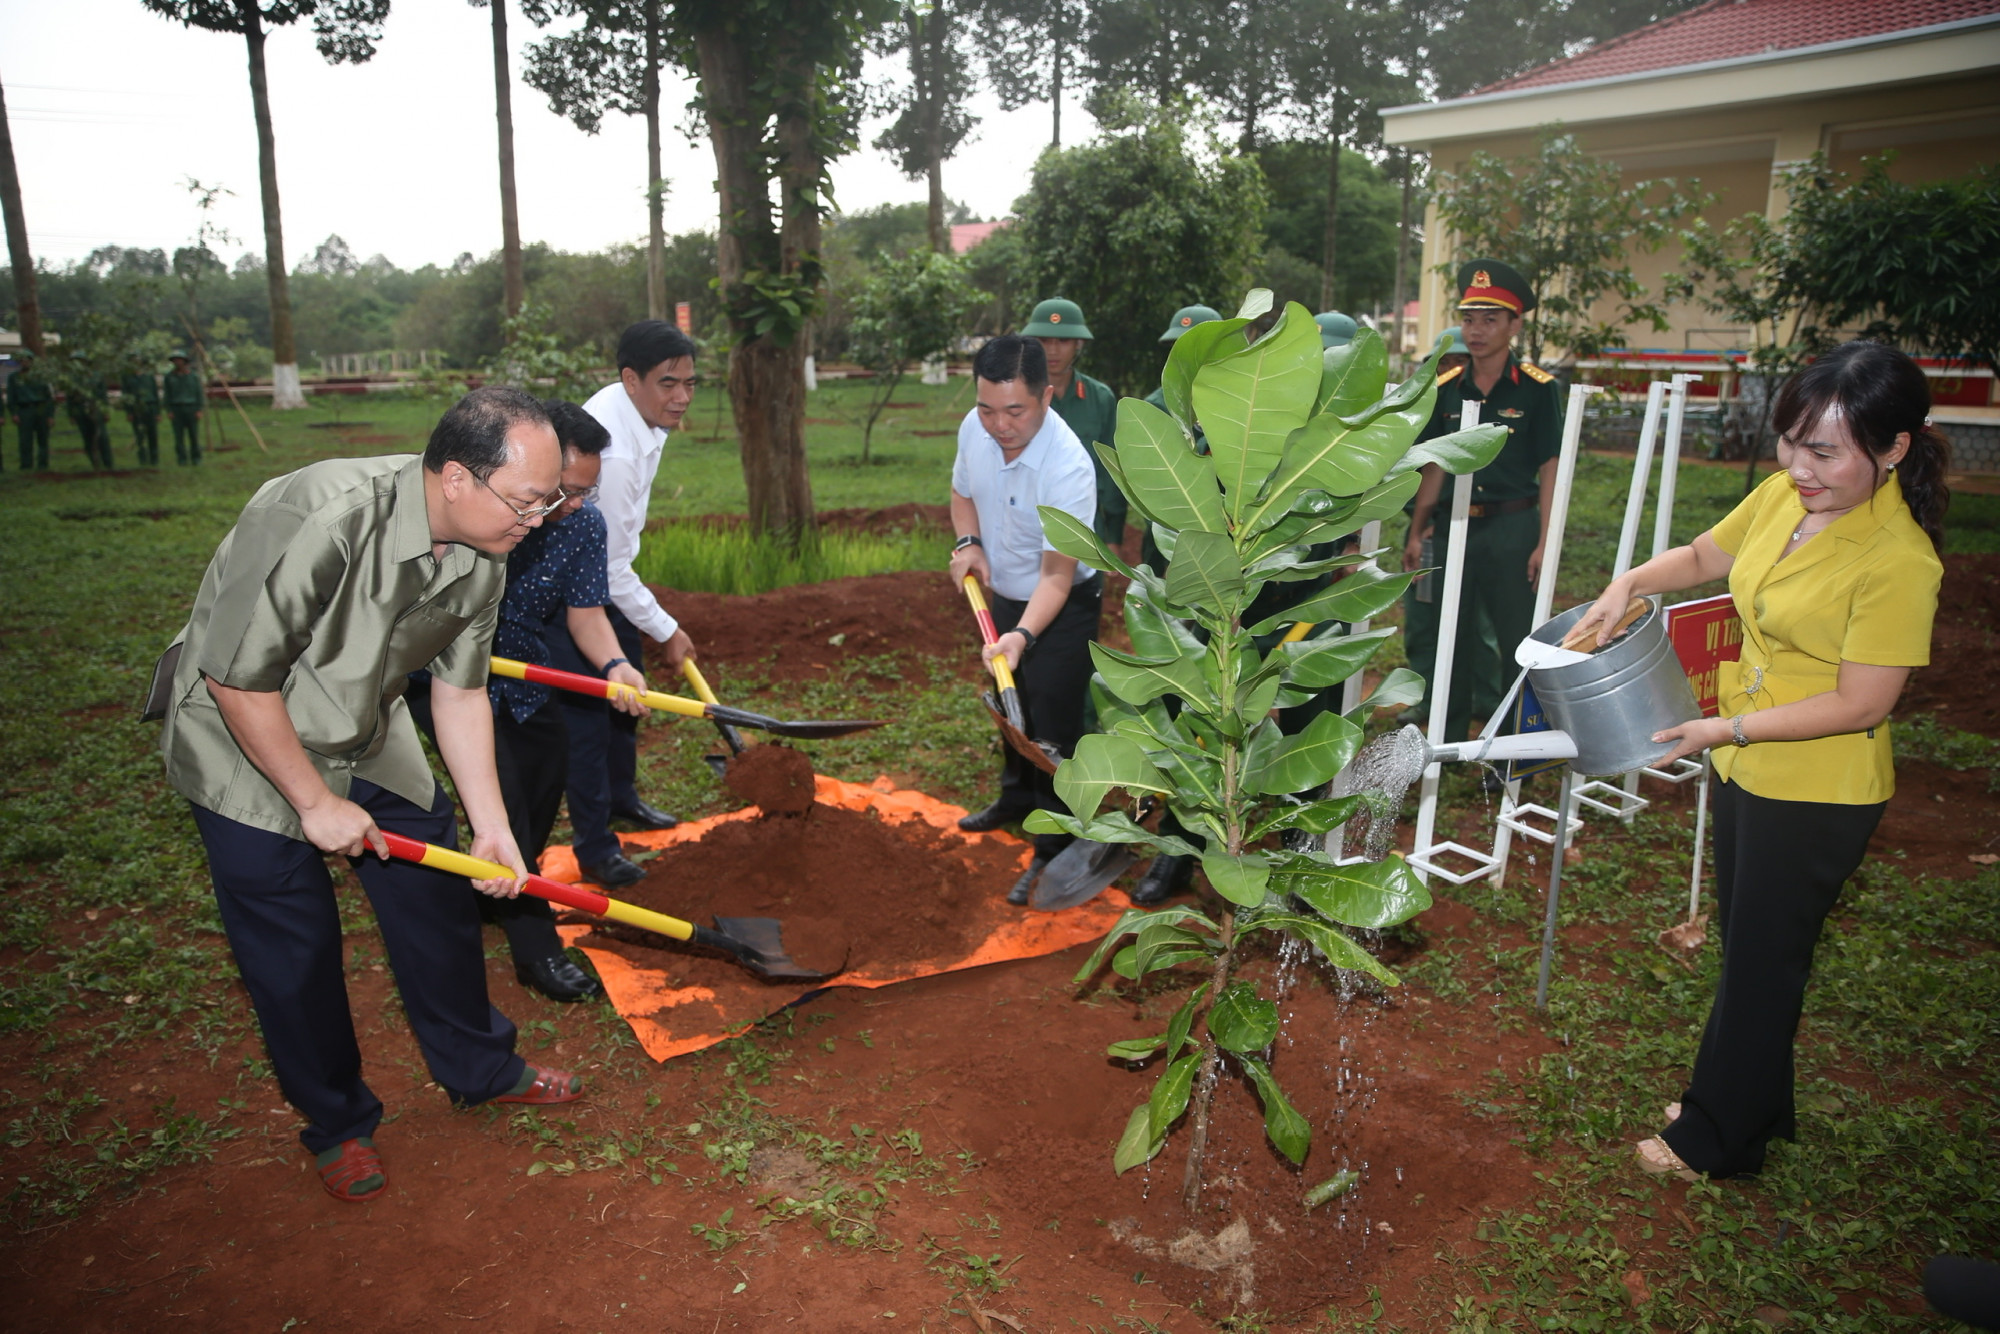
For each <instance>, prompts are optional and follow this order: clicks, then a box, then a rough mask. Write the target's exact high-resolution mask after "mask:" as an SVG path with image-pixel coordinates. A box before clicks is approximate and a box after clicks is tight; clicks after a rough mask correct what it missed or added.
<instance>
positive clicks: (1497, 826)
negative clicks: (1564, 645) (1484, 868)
mask: <svg viewBox="0 0 2000 1334" xmlns="http://www.w3.org/2000/svg"><path fill="white" fill-rule="evenodd" d="M1596 392H1597V387H1596V386H1595V385H1588V384H1573V385H1571V386H1570V387H1569V405H1568V408H1567V409H1566V410H1565V412H1564V414H1563V434H1562V452H1561V453H1560V454H1558V455H1557V457H1556V484H1555V489H1554V491H1553V492H1552V493H1551V495H1550V496H1549V542H1548V545H1547V546H1546V547H1544V548H1543V549H1542V573H1541V578H1540V581H1539V582H1538V583H1537V584H1536V586H1535V614H1534V616H1533V618H1532V619H1531V620H1530V622H1529V624H1530V625H1531V626H1535V625H1540V624H1541V623H1542V622H1543V621H1546V620H1548V619H1549V613H1550V610H1551V609H1552V608H1553V607H1554V606H1555V600H1556V571H1557V569H1558V568H1559V567H1560V566H1561V565H1562V549H1563V530H1564V529H1565V528H1567V527H1568V526H1569V497H1570V492H1571V491H1572V490H1573V489H1574V487H1575V485H1576V458H1577V455H1578V453H1580V452H1581V450H1582V447H1583V405H1584V403H1585V402H1586V401H1587V400H1588V399H1589V398H1590V396H1591V395H1592V394H1594V393H1596ZM1502 651H1503V653H1511V649H1510V648H1508V646H1506V645H1502ZM1520 799H1521V784H1520V782H1519V780H1516V781H1514V782H1512V783H1508V784H1507V785H1506V786H1505V788H1503V789H1502V791H1501V793H1500V814H1499V817H1498V818H1497V819H1496V820H1495V821H1494V824H1493V874H1492V875H1491V876H1490V877H1489V879H1491V881H1492V882H1493V888H1495V889H1499V888H1500V887H1501V886H1502V885H1504V884H1505V883H1506V882H1507V856H1508V854H1509V853H1510V852H1512V851H1513V848H1514V826H1513V825H1511V824H1509V823H1507V817H1508V816H1509V815H1511V814H1513V811H1514V806H1515V804H1516V803H1517V802H1519V801H1520Z"/></svg>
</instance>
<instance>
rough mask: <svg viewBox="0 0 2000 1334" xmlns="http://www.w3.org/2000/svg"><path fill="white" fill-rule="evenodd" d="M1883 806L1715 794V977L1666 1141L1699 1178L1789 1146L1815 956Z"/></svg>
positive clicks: (1723, 788)
mask: <svg viewBox="0 0 2000 1334" xmlns="http://www.w3.org/2000/svg"><path fill="white" fill-rule="evenodd" d="M1887 805H1888V803H1887V802H1877V803H1875V804H1874V805H1871V806H1843V805H1835V804H1832V803H1830V802H1818V801H1779V800H1774V799H1773V798H1770V797H1760V796H1757V795H1756V794H1754V793H1751V792H1746V791H1745V790H1744V789H1742V788H1740V787H1738V786H1737V785H1736V784H1734V783H1719V784H1717V785H1716V789H1715V882H1716V906H1717V912H1716V924H1717V926H1718V928H1719V930H1720V931H1721V935H1722V977H1721V980H1720V981H1719V982H1718V983H1717V984H1716V988H1715V1003H1714V1005H1713V1006H1712V1007H1711V1008H1710V1009H1709V1012H1708V1027H1707V1028H1706V1029H1704V1030H1703V1032H1702V1036H1701V1048H1700V1050H1699V1052H1698V1053H1697V1054H1696V1056H1695V1061H1694V1076H1693V1078H1692V1079H1690V1080H1689V1082H1688V1086H1687V1091H1686V1092H1685V1093H1683V1094H1682V1095H1681V1118H1680V1120H1678V1121H1676V1122H1674V1124H1673V1125H1672V1126H1670V1127H1668V1128H1667V1130H1666V1132H1665V1134H1664V1138H1665V1139H1666V1141H1667V1144H1668V1146H1669V1147H1671V1148H1672V1149H1673V1151H1674V1152H1675V1153H1677V1154H1679V1155H1680V1156H1681V1158H1682V1160H1683V1161H1684V1162H1686V1163H1687V1165H1688V1166H1690V1167H1692V1168H1695V1169H1696V1170H1697V1171H1701V1172H1706V1173H1708V1174H1709V1175H1711V1176H1718V1177H1726V1176H1737V1175H1742V1174H1746V1173H1751V1172H1756V1171H1758V1170H1760V1169H1761V1168H1762V1167H1763V1165H1764V1149H1765V1146H1766V1145H1767V1144H1768V1143H1769V1142H1770V1141H1771V1140H1774V1139H1793V1138H1795V1137H1796V1129H1797V1126H1796V1121H1795V1118H1794V1115H1793V1106H1792V1092H1793V1088H1792V1085H1793V1074H1792V1045H1793V1042H1794V1041H1795V1039H1796V1038H1797V1036H1798V1031H1799V1013H1800V1011H1801V1010H1802V1009H1803V1008H1804V1005H1805V993H1806V981H1807V979H1808V978H1809V977H1810V976H1811V975H1812V958H1813V948H1814V946H1815V945H1817V944H1818V942H1819V935H1820V930H1821V928H1822V927H1823V926H1824V925H1825V924H1826V918H1827V914H1829V913H1831V912H1832V911H1833V905H1834V902H1835V901H1836V900H1837V899H1838V898H1839V897H1840V889H1841V886H1842V885H1844V884H1845V883H1846V882H1847V878H1848V877H1849V876H1850V875H1853V874H1854V871H1855V868H1856V867H1858V866H1860V865H1861V859H1862V857H1863V855H1864V854H1865V853H1866V852H1867V850H1868V839H1869V837H1870V836H1871V835H1873V834H1874V832H1875V826H1876V825H1877V824H1878V823H1880V821H1881V819H1882V812H1883V810H1884V809H1885V808H1886V807H1887Z"/></svg>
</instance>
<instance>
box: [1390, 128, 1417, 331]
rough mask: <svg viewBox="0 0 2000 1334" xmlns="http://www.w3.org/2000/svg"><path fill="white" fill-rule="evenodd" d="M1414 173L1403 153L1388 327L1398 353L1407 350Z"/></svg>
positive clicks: (1413, 166)
mask: <svg viewBox="0 0 2000 1334" xmlns="http://www.w3.org/2000/svg"><path fill="white" fill-rule="evenodd" d="M1415 175H1416V164H1415V163H1414V162H1412V161H1411V160H1410V155H1409V154H1408V153H1405V154H1403V216H1402V222H1401V224H1400V225H1398V226H1397V228H1396V287H1395V291H1394V293H1393V294H1392V295H1391V298H1390V299H1391V300H1392V301H1393V302H1394V309H1393V310H1392V311H1391V313H1390V315H1389V318H1390V320H1392V321H1393V323H1392V324H1391V325H1390V328H1392V329H1393V330H1395V335H1396V336H1395V337H1394V338H1393V339H1392V340H1391V341H1390V349H1391V350H1392V351H1394V352H1398V353H1402V352H1407V351H1409V349H1408V348H1407V347H1405V346H1403V306H1404V304H1405V303H1406V302H1407V301H1408V300H1409V297H1408V296H1407V295H1406V294H1405V293H1406V289H1405V288H1404V286H1403V282H1404V278H1405V277H1406V275H1407V268H1408V260H1409V257H1410V187H1411V185H1412V184H1413V180H1414V177H1415Z"/></svg>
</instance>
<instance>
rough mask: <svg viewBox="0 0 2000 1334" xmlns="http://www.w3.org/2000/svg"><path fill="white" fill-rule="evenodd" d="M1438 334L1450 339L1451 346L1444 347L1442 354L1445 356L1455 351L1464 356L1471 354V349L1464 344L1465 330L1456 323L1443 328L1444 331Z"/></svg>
mask: <svg viewBox="0 0 2000 1334" xmlns="http://www.w3.org/2000/svg"><path fill="white" fill-rule="evenodd" d="M1438 336H1439V337H1441V338H1449V339H1450V340H1451V346H1449V347H1447V348H1445V350H1444V354H1445V355H1446V356H1447V357H1448V356H1451V355H1452V354H1453V353H1457V354H1458V355H1460V356H1465V357H1469V356H1471V355H1472V349H1471V348H1469V347H1467V346H1466V345H1465V330H1463V329H1461V328H1459V326H1457V325H1456V324H1454V325H1452V326H1451V327H1450V328H1448V329H1446V330H1444V332H1443V333H1441V334H1439V335H1438Z"/></svg>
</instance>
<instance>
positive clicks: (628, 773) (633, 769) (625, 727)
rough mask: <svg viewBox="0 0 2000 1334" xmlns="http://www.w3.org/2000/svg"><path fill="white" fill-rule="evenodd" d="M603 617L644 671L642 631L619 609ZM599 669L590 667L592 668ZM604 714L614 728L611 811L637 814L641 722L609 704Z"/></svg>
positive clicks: (607, 755)
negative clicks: (633, 811) (608, 621)
mask: <svg viewBox="0 0 2000 1334" xmlns="http://www.w3.org/2000/svg"><path fill="white" fill-rule="evenodd" d="M604 614H605V616H606V617H607V618H609V619H610V621H611V631H612V633H613V634H615V635H617V636H618V651H619V652H620V653H622V654H624V655H625V657H626V659H627V660H628V661H630V662H631V663H632V665H633V666H635V667H637V668H639V670H640V671H644V670H645V662H646V658H645V653H646V638H645V636H644V635H642V634H640V633H639V627H638V626H636V625H634V624H632V622H630V621H628V620H626V619H625V613H623V612H621V611H619V610H618V608H616V607H606V608H605V609H604ZM596 665H597V664H595V663H592V664H591V666H592V667H595V666H596ZM595 674H596V673H595V672H593V673H592V675H595ZM604 712H605V716H606V717H607V718H608V719H609V720H610V724H611V735H610V736H609V737H608V738H607V739H606V741H607V744H606V746H605V750H604V761H605V767H606V771H607V775H608V776H609V778H610V779H611V809H612V810H613V811H614V812H616V811H629V810H634V809H636V808H637V807H638V805H639V720H638V719H637V718H635V717H633V716H632V715H631V714H629V713H623V712H620V711H619V710H617V709H614V708H612V707H611V705H610V703H609V702H608V701H607V702H606V703H605V705H604Z"/></svg>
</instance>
